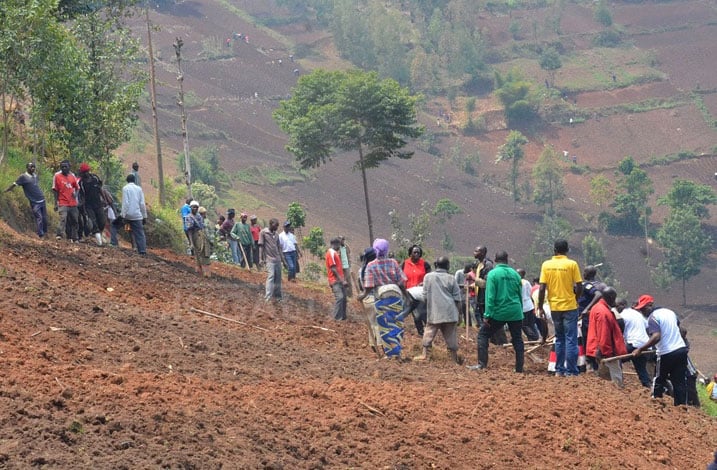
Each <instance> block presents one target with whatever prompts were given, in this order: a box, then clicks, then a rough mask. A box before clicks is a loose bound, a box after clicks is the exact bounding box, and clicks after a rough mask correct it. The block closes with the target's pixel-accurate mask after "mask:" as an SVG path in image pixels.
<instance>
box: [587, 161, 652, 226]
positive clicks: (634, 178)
mask: <svg viewBox="0 0 717 470" xmlns="http://www.w3.org/2000/svg"><path fill="white" fill-rule="evenodd" d="M654 192H655V189H654V187H653V184H652V180H651V179H650V177H649V176H648V175H647V173H646V172H645V170H643V169H641V168H640V167H638V166H637V164H636V163H635V160H633V158H632V157H629V156H628V157H625V158H624V159H623V160H622V161H620V164H619V165H618V171H617V195H616V196H615V200H614V201H613V202H612V204H611V207H612V208H613V209H614V210H615V214H614V215H613V214H609V213H607V212H603V213H601V214H600V217H599V219H600V222H601V223H602V224H603V225H604V226H605V227H606V228H607V230H608V231H609V232H611V233H615V234H625V235H638V234H640V233H642V232H643V230H645V228H646V227H647V224H648V222H649V217H650V214H651V213H652V209H651V208H650V207H649V206H648V205H647V201H648V198H649V197H650V195H651V194H652V193H654Z"/></svg>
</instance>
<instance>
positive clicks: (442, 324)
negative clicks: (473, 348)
mask: <svg viewBox="0 0 717 470" xmlns="http://www.w3.org/2000/svg"><path fill="white" fill-rule="evenodd" d="M448 269H450V262H449V260H448V258H447V257H445V256H441V257H440V258H438V259H437V260H436V270H435V271H433V272H429V273H427V274H426V275H425V277H424V278H423V296H424V297H425V299H426V308H427V314H426V329H425V331H424V333H423V341H422V346H423V353H422V354H421V355H420V356H416V357H414V358H413V360H414V361H425V360H427V359H429V358H430V355H431V347H432V345H433V340H434V339H435V338H436V335H437V334H438V332H439V331H440V332H441V334H442V335H443V339H444V340H445V342H446V347H447V348H448V357H450V358H451V360H453V362H455V363H456V364H461V363H462V362H463V361H462V360H461V358H460V357H458V327H457V325H458V307H459V306H460V304H461V288H460V287H459V286H458V282H457V281H456V278H455V276H454V275H451V274H450V273H449V272H448Z"/></svg>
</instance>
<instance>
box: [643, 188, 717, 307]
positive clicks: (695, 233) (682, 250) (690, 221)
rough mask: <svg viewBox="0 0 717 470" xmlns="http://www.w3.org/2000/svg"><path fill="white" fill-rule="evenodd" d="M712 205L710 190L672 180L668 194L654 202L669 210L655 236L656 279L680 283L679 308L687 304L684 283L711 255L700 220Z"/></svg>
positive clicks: (716, 197) (714, 199) (715, 200)
mask: <svg viewBox="0 0 717 470" xmlns="http://www.w3.org/2000/svg"><path fill="white" fill-rule="evenodd" d="M715 203H717V195H716V194H715V192H714V190H713V189H712V188H711V187H709V186H706V185H701V184H697V183H695V182H693V181H689V180H682V179H678V180H675V182H674V183H672V187H671V188H670V191H669V192H668V193H667V194H666V195H665V196H662V197H660V198H659V199H658V204H661V205H667V206H669V208H670V214H669V215H668V216H667V219H666V220H665V223H664V224H663V225H662V227H660V229H659V230H658V232H657V241H658V242H659V243H660V245H661V246H662V249H663V254H664V256H665V260H664V261H663V262H661V263H660V264H659V266H658V272H657V277H658V278H662V279H664V278H665V277H667V279H675V280H678V281H682V304H683V305H685V304H687V294H686V284H687V281H688V280H689V279H691V278H692V277H694V276H696V275H697V274H699V273H700V268H701V267H702V265H703V264H704V262H705V260H706V259H707V256H708V255H709V253H710V252H711V251H712V238H711V237H710V235H709V234H708V233H707V232H706V230H705V229H704V227H702V220H703V219H706V218H708V217H709V209H708V206H709V205H712V204H715ZM653 277H655V275H654V274H653Z"/></svg>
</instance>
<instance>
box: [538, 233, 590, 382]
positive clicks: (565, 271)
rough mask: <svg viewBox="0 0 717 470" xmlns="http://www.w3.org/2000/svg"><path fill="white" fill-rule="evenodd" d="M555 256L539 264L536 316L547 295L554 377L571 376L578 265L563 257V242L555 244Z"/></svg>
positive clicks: (574, 364)
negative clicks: (552, 338) (551, 326)
mask: <svg viewBox="0 0 717 470" xmlns="http://www.w3.org/2000/svg"><path fill="white" fill-rule="evenodd" d="M553 248H554V252H555V256H553V257H552V258H550V259H549V260H547V261H545V262H543V266H542V267H541V269H540V290H539V291H538V313H539V314H540V316H541V318H543V317H544V316H545V312H544V311H543V302H544V301H545V291H546V289H547V291H548V304H549V305H550V312H551V315H552V318H553V324H554V325H555V355H556V364H555V375H556V376H558V377H566V376H575V375H578V374H579V373H580V371H579V370H578V298H579V297H580V294H582V290H583V284H582V282H583V278H582V277H581V275H580V268H579V267H578V263H576V262H575V261H573V260H571V259H570V258H568V257H567V254H568V251H569V248H568V241H567V240H556V241H555V244H554V246H553Z"/></svg>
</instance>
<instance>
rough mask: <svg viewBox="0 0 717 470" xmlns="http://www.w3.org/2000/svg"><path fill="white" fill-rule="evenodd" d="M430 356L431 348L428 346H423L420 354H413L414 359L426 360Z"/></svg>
mask: <svg viewBox="0 0 717 470" xmlns="http://www.w3.org/2000/svg"><path fill="white" fill-rule="evenodd" d="M430 358H431V350H430V348H426V347H424V348H423V353H422V354H421V355H420V356H414V358H413V360H414V361H427V360H429V359H430Z"/></svg>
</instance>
